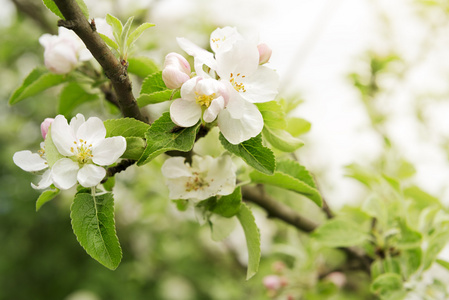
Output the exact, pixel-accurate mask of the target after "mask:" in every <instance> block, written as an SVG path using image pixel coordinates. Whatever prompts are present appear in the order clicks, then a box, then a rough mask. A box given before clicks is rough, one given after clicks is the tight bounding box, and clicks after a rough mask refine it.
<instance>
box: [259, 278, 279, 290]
mask: <svg viewBox="0 0 449 300" xmlns="http://www.w3.org/2000/svg"><path fill="white" fill-rule="evenodd" d="M263 285H264V286H265V287H266V288H267V289H269V290H278V289H279V288H280V287H281V278H280V277H279V276H277V275H268V276H265V277H264V278H263Z"/></svg>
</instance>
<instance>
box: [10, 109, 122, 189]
mask: <svg viewBox="0 0 449 300" xmlns="http://www.w3.org/2000/svg"><path fill="white" fill-rule="evenodd" d="M41 131H42V137H43V138H44V139H45V140H46V142H45V143H41V150H39V151H38V153H32V152H31V151H28V150H24V151H19V152H16V153H15V154H14V156H13V160H14V163H15V164H16V165H17V166H19V167H20V168H21V169H23V170H25V171H28V172H41V171H43V170H46V171H45V172H44V173H43V175H42V179H41V181H40V182H39V184H38V185H33V184H32V186H33V187H34V188H36V189H45V188H48V187H49V186H50V185H51V184H54V185H55V186H56V187H57V188H59V189H63V190H66V189H69V188H71V187H73V186H74V185H75V184H76V183H77V182H79V184H81V185H82V186H83V187H94V186H96V185H98V184H99V183H100V182H101V180H102V179H103V178H104V177H105V175H106V170H105V169H104V167H103V166H108V165H111V164H113V163H115V162H116V161H117V159H118V158H119V157H120V156H122V154H123V153H124V152H125V150H126V140H125V138H124V137H122V136H115V137H109V138H106V129H105V127H104V124H103V122H102V121H101V120H100V119H99V118H96V117H91V118H89V119H88V120H87V121H86V120H85V118H84V116H83V115H81V114H77V115H76V117H74V118H72V120H71V121H70V124H69V123H68V122H67V120H66V118H65V117H64V116H62V115H58V116H56V118H55V119H45V121H44V122H43V123H42V125H41ZM48 133H50V135H48ZM49 139H51V141H49ZM47 142H48V143H50V144H52V145H54V148H55V150H54V151H55V153H53V155H52V156H53V157H56V158H57V159H56V160H55V161H52V162H50V161H48V160H47V157H46V151H45V144H46V143H47Z"/></svg>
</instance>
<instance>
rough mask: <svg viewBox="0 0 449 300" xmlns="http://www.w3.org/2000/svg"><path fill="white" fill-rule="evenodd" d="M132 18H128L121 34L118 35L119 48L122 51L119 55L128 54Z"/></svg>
mask: <svg viewBox="0 0 449 300" xmlns="http://www.w3.org/2000/svg"><path fill="white" fill-rule="evenodd" d="M133 20H134V17H129V18H128V20H127V21H126V23H125V25H124V26H123V30H122V33H121V34H120V40H119V47H120V49H121V50H122V51H123V53H121V54H126V53H127V52H128V43H127V40H128V36H129V31H130V30H131V25H132V24H133Z"/></svg>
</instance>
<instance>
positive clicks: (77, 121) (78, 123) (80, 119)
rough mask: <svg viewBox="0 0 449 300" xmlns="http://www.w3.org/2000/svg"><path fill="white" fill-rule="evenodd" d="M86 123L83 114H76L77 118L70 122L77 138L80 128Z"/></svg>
mask: <svg viewBox="0 0 449 300" xmlns="http://www.w3.org/2000/svg"><path fill="white" fill-rule="evenodd" d="M84 122H86V119H85V118H84V116H83V115H82V114H76V116H75V117H73V118H72V119H71V120H70V127H71V128H72V130H73V133H74V134H75V136H76V133H77V131H78V128H79V127H80V126H81V124H83V123H84Z"/></svg>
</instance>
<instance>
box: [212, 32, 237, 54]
mask: <svg viewBox="0 0 449 300" xmlns="http://www.w3.org/2000/svg"><path fill="white" fill-rule="evenodd" d="M238 40H243V37H242V36H241V35H240V33H239V32H238V31H237V29H236V28H235V27H229V26H226V27H223V28H217V29H215V30H214V31H213V32H212V33H211V35H210V48H211V49H212V51H214V52H215V53H218V52H220V51H227V50H229V49H231V47H232V45H233V44H234V42H235V41H238Z"/></svg>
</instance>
